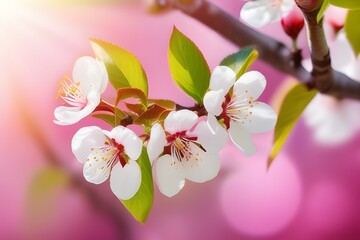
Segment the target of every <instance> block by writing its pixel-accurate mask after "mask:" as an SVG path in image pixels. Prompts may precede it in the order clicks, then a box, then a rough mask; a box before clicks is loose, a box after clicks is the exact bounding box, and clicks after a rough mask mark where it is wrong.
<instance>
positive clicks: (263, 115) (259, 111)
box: [243, 102, 277, 133]
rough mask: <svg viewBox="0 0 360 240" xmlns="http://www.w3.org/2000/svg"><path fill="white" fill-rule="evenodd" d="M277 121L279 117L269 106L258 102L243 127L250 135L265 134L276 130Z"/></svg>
mask: <svg viewBox="0 0 360 240" xmlns="http://www.w3.org/2000/svg"><path fill="white" fill-rule="evenodd" d="M276 121H277V115H276V113H275V112H274V110H273V109H272V108H271V107H270V106H269V105H267V104H265V103H262V102H256V103H255V104H254V107H252V108H251V114H250V115H249V117H248V119H247V120H246V121H244V124H243V126H244V128H246V129H247V130H248V131H249V132H250V133H263V132H267V131H271V130H272V129H274V127H275V125H276Z"/></svg>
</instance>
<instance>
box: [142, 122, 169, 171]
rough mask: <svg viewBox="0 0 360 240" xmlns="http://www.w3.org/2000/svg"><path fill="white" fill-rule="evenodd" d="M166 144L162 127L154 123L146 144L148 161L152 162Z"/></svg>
mask: <svg viewBox="0 0 360 240" xmlns="http://www.w3.org/2000/svg"><path fill="white" fill-rule="evenodd" d="M166 144H167V141H166V136H165V132H164V129H163V128H162V126H161V125H160V124H158V123H156V124H154V126H152V128H151V133H150V140H149V142H148V145H147V152H148V155H149V159H150V163H151V165H152V164H153V162H154V160H155V159H157V158H158V157H159V156H160V154H161V153H162V152H163V151H164V147H165V145H166Z"/></svg>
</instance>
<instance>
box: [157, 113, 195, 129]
mask: <svg viewBox="0 0 360 240" xmlns="http://www.w3.org/2000/svg"><path fill="white" fill-rule="evenodd" d="M198 118H199V117H198V115H196V113H194V112H192V111H189V110H180V111H172V112H170V114H169V115H168V116H167V117H166V119H165V122H164V126H165V131H167V132H169V133H171V134H174V133H177V132H182V131H187V130H190V129H191V128H192V127H193V126H194V125H195V123H196V121H197V120H198Z"/></svg>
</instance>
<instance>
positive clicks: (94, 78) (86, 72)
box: [73, 56, 104, 96]
mask: <svg viewBox="0 0 360 240" xmlns="http://www.w3.org/2000/svg"><path fill="white" fill-rule="evenodd" d="M103 76H104V72H103V69H102V67H101V65H100V64H99V62H98V60H96V59H95V58H92V57H89V56H84V57H80V58H79V59H78V60H77V61H76V62H75V65H74V68H73V79H74V82H75V83H78V84H79V88H80V89H81V90H82V92H83V93H84V95H85V96H86V95H88V94H89V92H90V91H91V90H94V91H96V92H99V93H100V88H101V87H102V82H103Z"/></svg>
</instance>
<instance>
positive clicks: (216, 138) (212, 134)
mask: <svg viewBox="0 0 360 240" xmlns="http://www.w3.org/2000/svg"><path fill="white" fill-rule="evenodd" d="M214 118H215V117H214ZM215 121H216V118H215ZM193 134H194V135H196V136H197V138H198V139H197V141H198V142H199V143H200V144H201V145H202V146H203V147H204V148H205V149H206V151H207V152H215V153H218V152H219V151H220V150H222V149H223V148H224V147H225V146H226V144H227V136H228V135H227V132H226V130H225V129H224V128H223V127H221V126H220V125H219V124H218V123H217V126H215V127H214V128H213V131H212V130H211V129H210V127H209V124H208V123H207V122H205V121H202V122H200V123H199V124H198V125H197V126H196V128H195V130H194V132H193Z"/></svg>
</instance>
